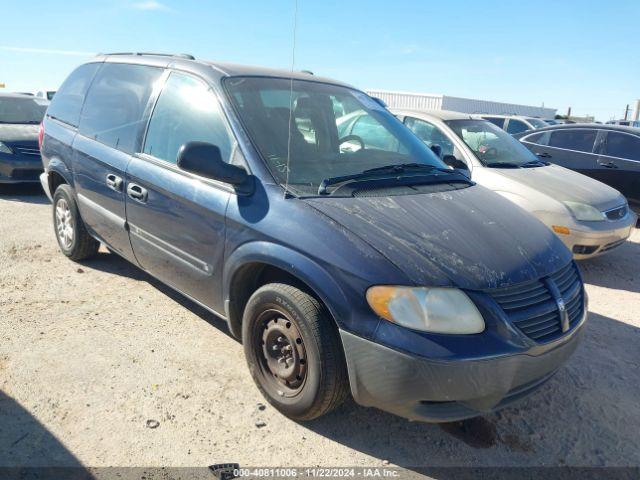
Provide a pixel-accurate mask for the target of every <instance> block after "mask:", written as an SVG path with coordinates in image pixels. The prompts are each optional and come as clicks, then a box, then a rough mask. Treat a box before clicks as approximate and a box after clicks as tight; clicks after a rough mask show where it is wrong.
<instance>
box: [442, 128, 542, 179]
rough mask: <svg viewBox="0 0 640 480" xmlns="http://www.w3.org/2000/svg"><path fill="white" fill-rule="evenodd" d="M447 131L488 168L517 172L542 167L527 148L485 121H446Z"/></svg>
mask: <svg viewBox="0 0 640 480" xmlns="http://www.w3.org/2000/svg"><path fill="white" fill-rule="evenodd" d="M445 123H446V124H447V125H449V127H450V128H451V129H452V130H453V131H454V132H455V133H456V135H458V137H460V138H461V139H462V141H464V143H466V144H467V146H468V147H469V148H470V149H471V150H472V151H473V153H474V155H475V156H476V158H477V159H478V160H480V163H482V164H483V165H485V166H487V167H498V168H508V167H511V168H518V167H521V166H541V165H544V164H543V163H542V162H540V161H539V160H538V158H537V157H536V156H535V155H534V154H533V153H531V152H530V151H529V150H528V149H527V147H525V146H524V145H522V144H521V143H520V142H519V141H518V140H516V139H515V138H513V137H512V136H511V135H509V134H508V133H507V132H505V131H504V130H502V129H501V128H499V127H496V126H495V125H494V124H493V123H491V122H488V121H486V120H447V121H446V122H445Z"/></svg>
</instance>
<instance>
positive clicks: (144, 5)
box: [131, 0, 170, 11]
mask: <svg viewBox="0 0 640 480" xmlns="http://www.w3.org/2000/svg"><path fill="white" fill-rule="evenodd" d="M131 7H132V8H135V9H137V10H163V11H168V10H170V8H169V7H167V6H166V5H164V4H163V3H160V2H156V0H147V1H144V2H136V3H132V4H131Z"/></svg>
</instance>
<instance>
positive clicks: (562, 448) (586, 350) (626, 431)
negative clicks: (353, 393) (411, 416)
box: [302, 313, 640, 478]
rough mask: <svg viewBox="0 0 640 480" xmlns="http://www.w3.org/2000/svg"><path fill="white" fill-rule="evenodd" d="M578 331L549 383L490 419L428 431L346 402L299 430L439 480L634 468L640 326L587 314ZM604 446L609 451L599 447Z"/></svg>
mask: <svg viewBox="0 0 640 480" xmlns="http://www.w3.org/2000/svg"><path fill="white" fill-rule="evenodd" d="M582 334H583V338H582V344H581V345H580V346H579V348H578V350H577V351H576V353H575V354H574V356H573V357H572V358H571V359H570V361H569V362H568V364H567V365H565V366H563V367H562V368H561V369H560V370H559V372H558V373H557V374H556V376H555V377H553V378H552V379H551V380H550V381H549V382H547V383H546V384H545V385H544V386H542V387H541V388H540V390H538V391H537V392H535V393H534V394H533V395H532V396H530V397H528V398H527V399H525V400H523V401H521V402H519V403H517V404H515V405H513V406H511V407H508V408H505V409H503V410H501V411H499V412H497V413H493V414H488V415H486V416H484V417H478V418H475V419H471V420H467V421H464V422H455V423H449V424H440V425H434V424H423V423H419V422H408V421H406V420H404V419H402V418H399V417H396V416H394V415H390V414H387V413H384V412H381V411H378V410H375V409H372V408H363V407H360V406H358V405H356V404H355V403H354V402H352V401H351V402H349V403H348V404H347V405H345V406H343V408H341V409H340V410H337V411H335V412H333V413H331V414H329V415H327V416H326V417H321V418H319V419H317V420H314V421H312V422H308V423H304V424H302V425H303V426H304V427H306V428H308V429H310V430H312V431H313V432H315V433H318V434H320V435H323V436H325V437H327V438H329V439H331V440H333V441H335V442H338V443H341V444H343V445H345V446H347V447H349V448H352V449H354V450H358V451H360V452H363V453H365V454H367V455H370V456H372V457H376V458H378V459H380V460H387V461H389V462H390V463H392V464H396V465H399V466H401V467H403V468H407V469H410V470H414V471H416V472H419V473H423V474H432V475H434V476H436V478H459V477H457V475H458V474H460V472H459V471H455V470H452V471H451V472H447V471H446V469H445V470H444V471H441V470H438V469H437V468H436V467H448V466H449V467H460V466H467V467H471V466H500V465H502V466H565V465H573V466H605V465H632V466H633V465H637V462H638V456H637V455H638V454H637V447H636V443H635V440H634V438H635V437H636V432H637V431H640V419H639V418H637V417H638V412H640V408H638V406H637V399H638V398H639V396H640V360H639V359H638V355H637V353H638V352H639V351H640V329H638V328H636V327H633V326H631V325H628V324H626V323H622V322H618V321H617V320H614V319H612V318H608V317H604V316H602V315H597V314H593V313H591V314H590V315H589V318H588V321H587V323H586V324H585V326H584V330H583V332H582ZM612 346H615V349H613V348H612ZM625 409H631V410H630V411H628V412H625ZM634 415H635V417H634ZM626 417H628V418H630V420H629V423H628V424H625V425H620V424H619V419H620V418H626ZM614 419H618V424H616V421H615V420H614ZM636 440H637V439H636ZM603 442H606V444H607V445H609V446H610V445H615V448H614V449H612V448H609V447H604V448H602V449H600V448H599V446H601V445H604V443H603ZM407 445H411V447H410V448H408V447H407ZM425 465H430V466H432V467H433V468H436V470H435V471H431V470H430V469H429V468H426V467H425ZM448 473H449V474H448ZM467 473H468V472H467ZM521 473H522V472H521Z"/></svg>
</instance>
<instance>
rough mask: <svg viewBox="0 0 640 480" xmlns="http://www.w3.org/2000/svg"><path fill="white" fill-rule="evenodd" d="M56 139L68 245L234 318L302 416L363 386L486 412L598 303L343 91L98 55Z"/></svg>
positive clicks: (487, 200) (368, 398)
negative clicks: (108, 255) (115, 261)
mask: <svg viewBox="0 0 640 480" xmlns="http://www.w3.org/2000/svg"><path fill="white" fill-rule="evenodd" d="M345 116H357V117H358V120H357V124H356V125H354V126H353V128H352V129H350V132H349V135H347V136H341V135H340V133H339V132H340V128H339V126H340V125H342V124H344V122H345V118H344V117H345ZM40 133H41V135H40V139H41V151H42V159H43V163H44V167H45V173H44V174H43V175H42V177H41V180H42V184H43V186H44V188H45V190H46V191H47V193H48V195H50V198H51V199H52V202H53V223H54V227H55V234H56V238H57V241H58V243H59V246H60V250H61V251H62V253H64V254H65V255H66V256H68V257H69V258H71V259H73V260H76V261H78V260H84V259H87V258H89V257H91V256H92V255H93V254H95V253H96V252H97V250H98V247H99V245H100V243H102V244H104V245H105V246H107V247H108V249H109V250H110V251H112V252H115V253H117V254H118V255H121V256H122V257H124V258H125V259H127V260H129V261H130V262H132V263H133V264H135V265H137V266H139V267H140V268H142V269H143V270H145V271H146V272H148V273H149V274H150V275H152V276H154V277H156V278H158V279H159V280H161V281H162V282H164V283H166V284H167V285H169V286H171V287H172V288H174V289H175V290H177V291H179V292H181V293H182V294H184V295H185V296H186V297H188V298H190V299H191V300H193V301H194V302H195V303H197V304H200V305H202V306H203V307H205V308H207V309H208V310H210V311H211V312H214V313H215V314H217V315H219V316H220V317H222V318H224V319H226V321H227V322H228V326H229V329H230V331H231V332H232V333H233V335H235V336H236V337H237V338H239V339H241V341H242V343H243V345H244V351H245V357H246V362H247V364H248V366H249V370H250V372H251V375H252V376H253V378H254V380H255V382H256V385H257V386H258V388H259V390H260V391H261V392H262V394H263V395H264V397H265V398H266V399H267V400H268V401H269V402H270V403H271V404H272V405H274V406H275V407H276V408H277V409H278V410H280V411H281V412H282V413H284V414H285V415H287V416H289V417H291V418H293V419H296V420H309V419H313V418H316V417H318V416H320V415H323V414H325V413H327V412H328V411H330V410H332V409H333V408H335V407H337V406H338V405H339V404H340V403H341V402H342V401H343V400H344V399H345V398H346V397H347V396H348V395H352V396H353V397H354V398H355V400H356V401H357V402H358V403H360V404H361V405H365V406H374V407H378V408H381V409H383V410H386V411H389V412H393V413H395V414H398V415H401V416H404V417H406V418H409V419H412V420H423V421H429V422H444V421H451V420H458V419H463V418H468V417H472V416H475V415H479V414H482V413H483V412H487V411H491V410H493V409H497V408H501V407H503V406H505V405H507V404H509V403H511V402H513V401H515V400H518V399H520V398H523V397H524V396H526V395H527V394H529V393H531V392H533V391H534V390H535V389H536V388H537V387H539V386H540V385H541V384H543V383H544V382H545V381H546V380H548V379H549V378H550V377H551V376H552V375H553V374H554V373H555V372H556V371H557V369H558V368H559V367H560V366H561V365H562V364H563V363H564V362H565V361H566V360H567V359H568V357H569V356H570V355H571V353H572V352H573V351H574V349H575V348H576V345H577V343H578V339H579V337H580V332H581V330H582V329H581V327H582V325H583V324H584V321H585V319H586V316H587V297H586V294H585V291H584V287H583V283H582V279H581V275H580V272H579V270H578V268H577V267H576V265H575V263H574V262H573V261H572V258H571V253H570V252H569V251H568V250H567V249H566V248H565V247H564V245H563V244H562V242H561V241H560V240H559V239H558V238H557V237H556V236H555V235H554V234H553V232H551V231H550V230H549V229H547V228H546V227H545V226H544V225H543V224H542V223H540V222H539V221H537V220H536V219H534V218H533V217H532V216H530V215H529V214H528V213H526V212H525V211H523V210H521V209H520V208H518V207H516V206H515V205H514V204H512V203H511V202H509V201H508V200H505V199H503V198H502V197H500V196H499V195H497V194H494V193H493V192H491V191H489V190H487V189H485V188H483V187H481V186H478V185H475V184H474V183H473V182H471V181H470V180H469V179H468V178H467V177H466V176H464V175H463V174H461V173H459V172H457V171H455V170H452V169H450V168H449V167H447V166H446V165H444V164H443V163H442V162H441V161H440V160H439V158H438V157H437V156H436V155H435V154H434V153H433V152H432V151H431V150H430V149H429V148H428V147H426V146H425V144H424V143H423V142H421V141H420V140H419V139H418V138H417V137H416V136H415V135H414V134H413V133H412V132H411V131H410V130H408V129H407V128H405V126H403V125H402V123H401V122H399V121H398V120H397V119H396V118H395V117H394V116H393V115H392V114H391V113H389V112H388V111H387V110H386V109H385V108H384V107H383V106H382V105H381V104H380V103H378V102H376V101H374V100H373V99H372V98H371V97H369V96H367V95H366V94H365V93H363V92H361V91H359V90H357V89H354V88H353V87H350V86H348V85H345V84H342V83H339V82H336V81H333V80H328V79H324V78H319V77H316V76H313V75H312V74H309V73H304V72H301V73H292V72H288V71H278V70H270V69H265V68H256V67H247V66H240V65H233V64H222V63H211V62H204V61H196V60H195V59H194V58H193V57H190V56H187V55H173V56H172V55H159V54H135V53H134V54H111V55H101V56H98V57H96V58H95V59H93V60H92V61H90V62H89V63H86V64H84V65H82V66H80V67H78V68H77V69H76V70H75V71H74V72H73V73H71V75H70V76H69V77H68V78H67V80H66V81H65V82H64V84H63V85H62V87H61V88H60V90H59V91H58V93H57V94H56V96H55V97H54V99H53V101H52V103H51V105H50V107H49V108H48V110H47V114H46V117H45V119H44V121H43V124H42V126H41V132H40ZM212 353H213V352H212ZM238 361H239V362H240V359H238Z"/></svg>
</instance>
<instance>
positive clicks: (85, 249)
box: [53, 184, 100, 261]
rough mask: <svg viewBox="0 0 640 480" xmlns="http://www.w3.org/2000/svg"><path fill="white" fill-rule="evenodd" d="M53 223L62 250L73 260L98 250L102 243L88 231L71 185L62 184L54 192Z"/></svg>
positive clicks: (93, 253) (85, 256) (87, 256)
mask: <svg viewBox="0 0 640 480" xmlns="http://www.w3.org/2000/svg"><path fill="white" fill-rule="evenodd" d="M53 225H54V227H55V232H56V240H58V245H59V246H60V250H62V253H64V254H65V255H66V256H67V257H69V258H70V259H71V260H76V261H78V260H84V259H85V258H89V257H91V256H93V255H95V254H96V253H97V252H98V249H99V248H100V243H99V242H98V241H97V240H96V239H94V238H93V237H92V236H91V235H89V232H87V229H86V228H85V226H84V222H83V221H82V218H80V212H79V211H78V205H77V204H76V201H75V199H74V198H73V192H72V190H71V187H70V186H69V185H66V184H63V185H60V186H59V187H58V188H57V189H56V191H55V193H54V194H53Z"/></svg>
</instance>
